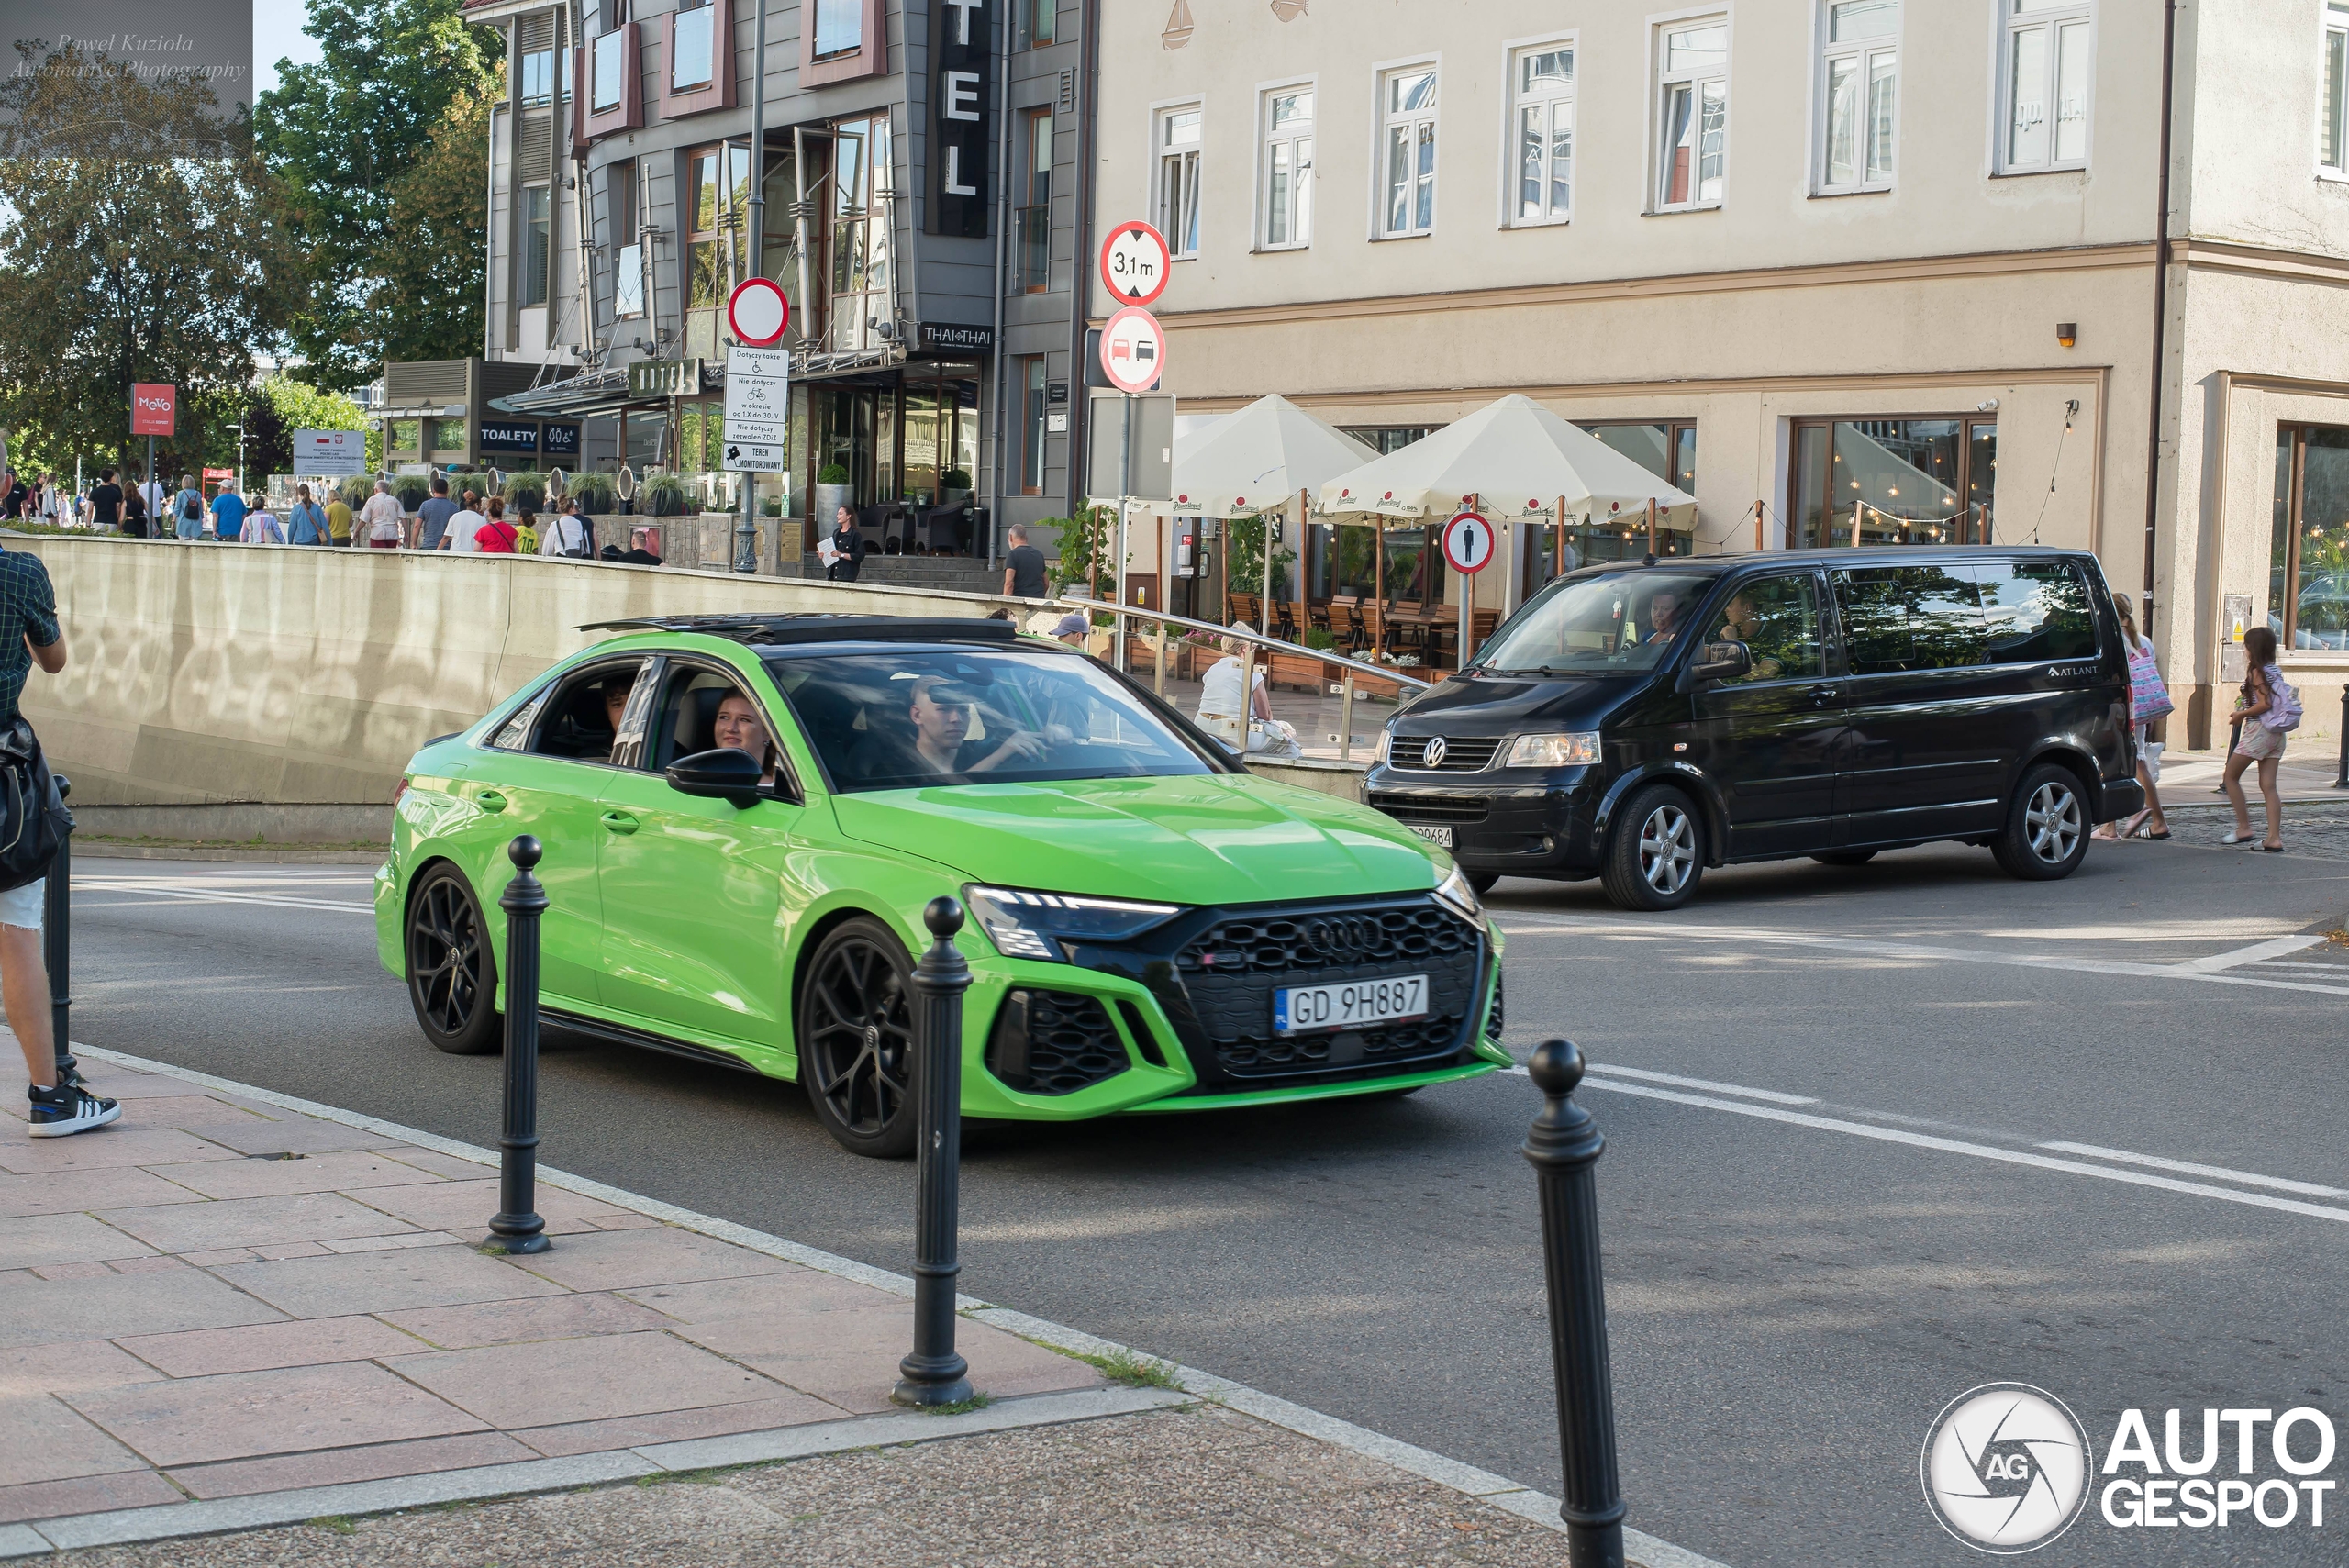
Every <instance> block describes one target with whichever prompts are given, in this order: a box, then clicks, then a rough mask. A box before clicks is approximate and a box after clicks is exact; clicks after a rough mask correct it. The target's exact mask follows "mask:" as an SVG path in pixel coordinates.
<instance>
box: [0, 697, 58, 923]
mask: <svg viewBox="0 0 2349 1568" xmlns="http://www.w3.org/2000/svg"><path fill="white" fill-rule="evenodd" d="M72 831H73V814H72V812H71V811H68V810H67V809H66V808H65V797H64V796H63V795H60V794H58V792H57V780H56V779H55V778H54V777H52V776H51V775H50V771H49V759H48V758H47V757H45V756H43V755H42V754H41V749H40V737H39V736H38V735H35V734H34V733H33V727H32V726H31V725H29V724H28V723H26V722H25V721H24V720H23V719H22V718H21V717H19V718H17V719H14V720H12V721H10V722H9V724H8V725H7V726H6V728H0V892H5V891H6V890H8V889H10V888H16V887H22V886H24V885H25V884H27V883H28V882H38V881H39V880H40V879H41V878H42V877H44V876H47V875H48V874H49V872H50V866H51V865H52V864H54V863H55V862H56V860H57V847H58V846H59V845H60V844H61V843H63V842H64V841H65V836H66V835H67V834H68V833H71V832H72Z"/></svg>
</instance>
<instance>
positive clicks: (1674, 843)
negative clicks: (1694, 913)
mask: <svg viewBox="0 0 2349 1568" xmlns="http://www.w3.org/2000/svg"><path fill="white" fill-rule="evenodd" d="M1696 861H1697V829H1696V828H1695V826H1694V825H1693V824H1691V823H1690V822H1689V820H1688V813H1687V812H1686V811H1684V810H1682V809H1681V808H1680V807H1679V806H1676V805H1675V804H1674V803H1672V802H1670V801H1666V802H1664V804H1663V805H1661V806H1657V807H1656V808H1655V809H1654V810H1653V811H1651V812H1649V813H1648V815H1647V820H1646V821H1644V822H1642V823H1641V824H1640V877H1641V880H1642V881H1643V882H1645V883H1646V884H1648V885H1649V886H1650V887H1653V888H1654V889H1655V890H1656V892H1657V893H1659V894H1660V895H1663V896H1664V897H1666V898H1671V897H1675V896H1676V895H1678V894H1679V892H1680V890H1681V889H1682V888H1684V887H1686V886H1687V885H1688V873H1689V869H1690V867H1692V866H1693V865H1695V864H1696Z"/></svg>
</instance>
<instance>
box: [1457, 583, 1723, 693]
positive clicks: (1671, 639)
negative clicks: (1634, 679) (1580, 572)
mask: <svg viewBox="0 0 2349 1568" xmlns="http://www.w3.org/2000/svg"><path fill="white" fill-rule="evenodd" d="M1712 583H1713V579H1712V578H1710V577H1709V576H1708V577H1699V576H1696V575H1694V574H1690V573H1675V572H1656V571H1652V570H1642V571H1638V572H1609V573H1606V574H1605V575H1603V576H1598V577H1569V578H1566V579H1564V580H1563V581H1561V582H1559V583H1555V584H1552V585H1551V586H1550V587H1549V588H1548V589H1546V590H1545V591H1544V592H1543V593H1542V595H1540V596H1539V597H1537V598H1536V599H1534V601H1533V602H1532V603H1531V604H1530V605H1528V606H1525V609H1524V611H1523V613H1522V614H1520V616H1519V617H1517V619H1516V620H1515V622H1514V623H1512V624H1511V625H1510V626H1509V627H1508V628H1507V629H1505V630H1504V631H1503V632H1502V633H1501V635H1500V636H1499V637H1498V638H1497V639H1494V641H1493V642H1492V644H1491V645H1490V646H1488V647H1487V648H1486V650H1485V651H1484V655H1483V657H1482V658H1481V659H1479V660H1478V661H1477V662H1478V663H1480V664H1482V665H1483V666H1484V667H1485V668H1486V669H1487V670H1494V671H1499V672H1504V673H1511V674H1518V673H1533V674H1542V673H1575V674H1581V673H1591V674H1619V673H1631V672H1634V671H1641V670H1653V669H1654V668H1655V667H1656V665H1657V664H1658V663H1660V662H1663V660H1664V656H1665V655H1666V654H1668V653H1670V652H1671V651H1672V650H1673V649H1674V648H1675V647H1678V646H1679V645H1680V643H1681V641H1682V640H1683V637H1684V634H1687V633H1689V632H1691V631H1692V630H1693V628H1694V625H1695V622H1694V618H1693V617H1695V614H1696V610H1697V606H1698V601H1699V600H1701V599H1702V598H1703V597H1704V596H1705V591H1706V589H1708V588H1709V587H1710V586H1711V585H1712Z"/></svg>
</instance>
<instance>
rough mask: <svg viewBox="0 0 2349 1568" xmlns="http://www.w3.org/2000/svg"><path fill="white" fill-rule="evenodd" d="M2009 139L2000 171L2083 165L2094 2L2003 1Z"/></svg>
mask: <svg viewBox="0 0 2349 1568" xmlns="http://www.w3.org/2000/svg"><path fill="white" fill-rule="evenodd" d="M2003 4H2004V5H2005V6H2006V10H2007V30H2006V35H2005V47H2006V51H2007V58H2006V69H2005V70H2004V71H2002V72H1999V76H2000V79H2001V81H2002V82H2003V83H2004V84H2005V90H2006V97H2007V113H2006V123H2007V134H2006V137H2005V139H2004V158H2003V161H2002V162H2001V165H2000V167H2001V170H2002V172H2006V173H2010V174H2012V173H2031V172H2035V171H2038V170H2042V169H2077V168H2081V167H2083V166H2084V165H2086V164H2087V161H2088V75H2089V67H2090V65H2091V64H2092V62H2093V61H2092V54H2091V48H2090V45H2091V37H2090V34H2091V30H2092V28H2093V27H2094V25H2095V11H2094V5H2093V0H2003Z"/></svg>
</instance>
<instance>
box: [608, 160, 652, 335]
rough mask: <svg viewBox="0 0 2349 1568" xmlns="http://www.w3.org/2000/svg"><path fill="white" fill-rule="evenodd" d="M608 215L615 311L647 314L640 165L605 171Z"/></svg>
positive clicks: (616, 314)
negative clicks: (639, 204)
mask: <svg viewBox="0 0 2349 1568" xmlns="http://www.w3.org/2000/svg"><path fill="white" fill-rule="evenodd" d="M604 219H605V222H606V223H607V225H608V226H609V228H610V230H611V237H612V257H613V261H612V315H613V317H615V318H616V319H617V318H619V317H630V316H642V315H643V314H644V242H643V239H642V238H641V237H640V231H639V229H638V228H637V210H636V165H635V164H633V163H614V164H612V165H611V166H610V167H608V168H607V169H606V170H605V171H604Z"/></svg>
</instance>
